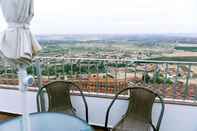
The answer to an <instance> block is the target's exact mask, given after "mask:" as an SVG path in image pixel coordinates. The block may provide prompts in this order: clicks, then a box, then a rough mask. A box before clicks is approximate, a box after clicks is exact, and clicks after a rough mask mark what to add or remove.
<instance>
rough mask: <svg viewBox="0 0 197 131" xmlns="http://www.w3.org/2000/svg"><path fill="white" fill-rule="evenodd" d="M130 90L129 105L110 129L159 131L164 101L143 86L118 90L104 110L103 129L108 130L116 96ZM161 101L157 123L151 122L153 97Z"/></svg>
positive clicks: (118, 130)
mask: <svg viewBox="0 0 197 131" xmlns="http://www.w3.org/2000/svg"><path fill="white" fill-rule="evenodd" d="M125 91H130V97H129V106H128V109H127V112H126V114H125V115H124V116H123V118H122V120H121V121H120V122H119V123H118V124H117V125H116V126H115V127H114V128H113V129H112V131H149V130H150V129H151V128H152V129H153V131H159V129H160V125H161V121H162V118H163V114H164V108H165V105H164V102H163V99H162V98H161V96H160V95H158V94H157V93H155V92H153V91H152V90H150V89H148V88H145V87H128V88H125V89H123V90H121V91H120V92H118V93H117V94H116V95H115V97H114V99H113V100H112V102H111V104H110V105H109V107H108V109H107V112H106V120H105V129H106V130H108V119H109V113H110V109H111V107H112V105H113V104H114V102H115V100H116V99H117V98H118V96H119V95H120V94H121V93H123V92H125ZM156 97H158V98H159V100H160V102H161V107H162V108H161V113H160V116H159V119H158V121H157V125H156V126H154V124H153V123H152V107H153V103H154V101H155V98H156Z"/></svg>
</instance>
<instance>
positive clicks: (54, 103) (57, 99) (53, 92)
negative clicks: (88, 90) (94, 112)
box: [37, 81, 88, 122]
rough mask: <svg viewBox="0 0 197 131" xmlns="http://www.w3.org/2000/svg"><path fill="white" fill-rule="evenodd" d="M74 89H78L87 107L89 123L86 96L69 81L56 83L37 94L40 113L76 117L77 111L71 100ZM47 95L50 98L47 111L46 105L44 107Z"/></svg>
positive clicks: (43, 88) (46, 86)
mask: <svg viewBox="0 0 197 131" xmlns="http://www.w3.org/2000/svg"><path fill="white" fill-rule="evenodd" d="M73 88H75V89H77V90H78V91H79V92H80V95H81V96H82V99H83V102H84V105H85V113H86V121H87V122H88V105H87V102H86V99H85V97H84V94H83V92H82V91H81V89H80V88H79V87H78V86H77V85H76V84H74V83H73V82H69V81H55V82H51V83H49V84H47V85H45V86H43V87H42V88H40V89H39V91H38V93H37V109H38V112H46V111H47V112H63V113H66V114H70V115H76V114H75V111H76V110H75V109H74V108H73V106H72V103H71V98H70V95H71V94H70V90H71V89H73ZM45 94H47V97H48V105H49V107H48V109H47V110H46V109H45V105H43V104H44V102H43V97H44V96H45Z"/></svg>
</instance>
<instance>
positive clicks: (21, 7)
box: [0, 0, 41, 64]
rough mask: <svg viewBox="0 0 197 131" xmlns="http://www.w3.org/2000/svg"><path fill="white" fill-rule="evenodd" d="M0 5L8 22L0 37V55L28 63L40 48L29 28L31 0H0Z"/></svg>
mask: <svg viewBox="0 0 197 131" xmlns="http://www.w3.org/2000/svg"><path fill="white" fill-rule="evenodd" d="M0 5H1V8H2V12H3V15H4V17H5V19H6V22H7V24H8V28H7V29H6V30H5V31H4V32H3V33H2V35H1V38H0V51H1V55H2V56H3V57H5V58H6V59H8V60H11V61H12V62H17V63H26V64H29V63H30V62H31V60H32V58H33V56H35V55H36V54H37V53H38V52H39V51H40V50H41V47H40V45H39V44H38V42H37V41H36V39H35V38H34V36H33V35H32V33H31V31H30V29H29V25H30V21H31V20H32V18H33V16H34V8H33V0H0Z"/></svg>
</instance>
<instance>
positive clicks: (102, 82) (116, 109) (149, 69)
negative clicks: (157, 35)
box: [0, 57, 197, 131]
mask: <svg viewBox="0 0 197 131" xmlns="http://www.w3.org/2000/svg"><path fill="white" fill-rule="evenodd" d="M28 72H29V74H32V75H33V76H34V78H35V83H34V85H33V86H32V87H29V92H28V109H29V112H36V111H37V109H36V91H37V90H38V88H39V87H41V86H42V85H45V84H47V83H49V82H51V81H55V80H69V81H73V82H75V83H76V84H78V85H79V86H80V88H81V89H82V90H83V91H84V94H85V95H86V98H87V102H88V106H89V123H90V124H91V125H95V126H101V127H102V126H104V121H105V113H106V110H107V107H108V106H109V103H110V102H111V100H112V98H113V96H114V94H115V93H117V92H118V91H120V90H121V89H123V88H126V87H128V86H132V85H142V86H146V87H150V88H152V89H153V90H155V91H156V92H158V93H160V94H162V96H163V97H164V101H165V105H166V109H165V113H164V118H163V121H162V124H161V131H171V130H180V131H181V130H183V131H184V130H187V131H195V130H197V127H196V124H195V118H196V117H197V103H196V100H197V81H196V79H197V62H177V61H148V60H120V59H86V58H56V57H54V58H52V57H44V58H43V57H42V58H36V59H35V60H34V61H33V64H32V65H31V66H29V67H28ZM16 76H17V75H16V67H14V65H6V64H1V69H0V84H1V88H0V94H1V95H0V97H1V99H0V103H1V104H0V111H1V112H6V113H13V114H21V113H22V109H21V107H22V106H21V103H20V98H19V97H18V96H19V95H20V92H19V91H18V90H17V86H16V85H17V84H18V80H17V77H16ZM72 94H73V95H72V103H73V106H74V107H75V108H76V109H77V115H78V116H79V117H81V118H82V119H85V116H84V115H83V112H84V109H83V108H82V107H83V106H84V105H83V104H82V102H81V101H82V100H81V98H80V97H79V95H78V92H77V91H75V90H73V91H72ZM127 96H128V93H125V94H123V95H122V96H121V97H120V98H119V99H118V101H117V102H116V104H115V105H114V106H113V109H112V114H113V115H111V116H110V121H109V125H110V127H113V126H114V125H115V124H116V123H117V122H118V121H119V120H120V119H121V117H122V115H123V114H124V113H125V112H126V110H127V105H128V101H127ZM5 100H6V101H5ZM13 100H14V101H13ZM46 105H47V102H46ZM120 107H121V108H120ZM159 109H160V103H158V101H155V104H154V108H153V113H152V114H153V116H152V117H153V121H154V122H155V121H156V120H157V118H158V114H159ZM95 112H96V113H95ZM177 123H179V124H178V125H177Z"/></svg>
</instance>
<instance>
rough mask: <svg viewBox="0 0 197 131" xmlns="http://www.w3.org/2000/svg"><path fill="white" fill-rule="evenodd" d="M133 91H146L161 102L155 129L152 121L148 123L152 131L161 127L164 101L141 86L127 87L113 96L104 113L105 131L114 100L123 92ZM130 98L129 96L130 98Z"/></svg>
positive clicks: (156, 130)
mask: <svg viewBox="0 0 197 131" xmlns="http://www.w3.org/2000/svg"><path fill="white" fill-rule="evenodd" d="M133 89H143V90H146V91H148V92H150V93H153V94H154V95H155V98H156V97H158V98H159V100H160V102H161V107H162V108H161V112H160V115H159V119H158V121H157V125H156V127H155V126H154V125H153V123H152V121H151V122H150V123H149V124H150V125H151V127H152V128H153V130H154V131H159V129H160V125H161V121H162V118H163V115H164V109H165V104H164V101H163V99H162V97H161V96H160V95H159V94H157V93H155V92H154V91H152V90H150V89H148V88H145V87H141V86H135V87H128V88H125V89H122V90H121V91H119V92H118V93H117V94H116V95H115V97H114V99H113V100H112V102H111V103H110V105H109V107H108V109H107V112H106V118H105V130H106V131H108V120H109V113H110V109H111V107H112V106H113V104H114V102H115V100H116V99H117V98H118V96H119V95H120V94H121V93H123V92H125V91H127V90H130V91H132V90H133ZM130 97H131V96H130Z"/></svg>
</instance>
